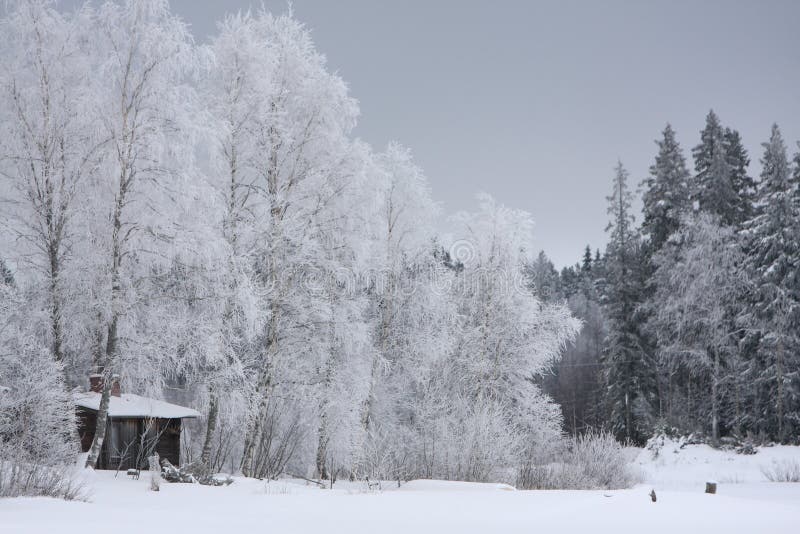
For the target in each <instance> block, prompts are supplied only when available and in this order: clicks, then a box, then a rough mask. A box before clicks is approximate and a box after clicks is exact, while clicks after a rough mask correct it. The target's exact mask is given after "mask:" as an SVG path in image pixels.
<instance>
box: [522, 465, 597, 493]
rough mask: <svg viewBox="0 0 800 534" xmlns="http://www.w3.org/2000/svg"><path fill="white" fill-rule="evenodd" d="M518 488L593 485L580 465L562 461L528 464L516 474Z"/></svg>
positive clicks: (573, 487) (575, 487)
mask: <svg viewBox="0 0 800 534" xmlns="http://www.w3.org/2000/svg"><path fill="white" fill-rule="evenodd" d="M517 487H518V488H520V489H541V490H555V489H590V488H593V487H595V486H594V481H592V480H591V479H589V478H588V477H587V476H586V474H585V473H584V472H583V471H582V470H581V468H580V466H577V465H573V464H564V463H552V464H545V465H533V464H528V465H526V466H524V467H523V468H522V469H520V471H519V474H518V476H517Z"/></svg>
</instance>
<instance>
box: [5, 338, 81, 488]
mask: <svg viewBox="0 0 800 534" xmlns="http://www.w3.org/2000/svg"><path fill="white" fill-rule="evenodd" d="M3 334H4V335H3V337H2V339H0V355H1V356H2V357H0V383H2V384H3V388H2V389H0V497H15V496H21V495H28V496H50V497H62V498H64V499H68V500H72V499H81V498H83V495H84V494H83V488H82V486H81V484H80V483H79V482H78V481H77V479H76V478H75V467H74V464H75V458H76V455H77V452H78V447H77V443H76V441H75V422H74V417H75V415H74V408H73V406H72V401H71V399H70V396H69V394H68V393H67V391H66V389H65V388H64V384H63V382H62V380H61V376H62V370H61V367H60V366H59V365H57V364H56V363H55V362H54V361H53V358H52V356H51V354H50V352H49V351H48V350H46V349H44V348H42V347H41V346H39V345H38V344H36V343H35V342H34V341H33V340H32V339H30V338H28V337H26V336H25V335H24V334H23V333H22V332H20V331H18V330H16V329H14V328H8V329H7V330H6V331H5V332H3Z"/></svg>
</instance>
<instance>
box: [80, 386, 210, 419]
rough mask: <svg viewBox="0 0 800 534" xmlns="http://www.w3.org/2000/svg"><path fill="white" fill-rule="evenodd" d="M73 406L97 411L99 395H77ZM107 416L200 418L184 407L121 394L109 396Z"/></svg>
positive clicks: (93, 393) (197, 414)
mask: <svg viewBox="0 0 800 534" xmlns="http://www.w3.org/2000/svg"><path fill="white" fill-rule="evenodd" d="M75 405H76V406H80V407H82V408H88V409H89V410H94V411H97V410H99V409H100V393H95V392H87V393H78V394H76V395H75ZM108 415H109V416H110V417H154V418H159V419H183V418H187V417H200V412H198V411H197V410H193V409H191V408H186V407H185V406H178V405H177V404H170V403H169V402H164V401H160V400H156V399H148V398H147V397H140V396H139V395H132V394H130V393H123V394H122V395H121V396H119V397H115V396H113V395H112V396H111V400H110V402H109V405H108Z"/></svg>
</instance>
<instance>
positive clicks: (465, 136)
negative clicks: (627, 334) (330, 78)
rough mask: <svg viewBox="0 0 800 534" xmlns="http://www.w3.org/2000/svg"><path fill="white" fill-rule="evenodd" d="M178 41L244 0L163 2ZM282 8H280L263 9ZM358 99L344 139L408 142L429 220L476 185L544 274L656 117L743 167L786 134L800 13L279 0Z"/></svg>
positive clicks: (643, 164)
mask: <svg viewBox="0 0 800 534" xmlns="http://www.w3.org/2000/svg"><path fill="white" fill-rule="evenodd" d="M172 4H173V7H174V9H175V10H176V11H177V12H178V13H179V14H181V16H183V17H184V18H185V20H187V21H188V22H189V23H190V24H191V25H192V28H193V31H194V33H195V36H196V38H197V39H198V40H199V41H203V40H205V39H206V38H207V36H208V35H209V34H211V33H213V32H214V30H215V21H216V20H217V19H219V18H221V16H222V15H223V13H224V12H225V11H232V10H238V9H240V8H244V9H246V8H247V7H248V6H250V5H251V4H252V5H256V6H259V5H261V4H260V2H251V1H249V0H227V1H225V2H222V1H217V2H211V1H207V2H203V1H195V0H173V2H172ZM265 5H266V6H267V8H269V9H271V10H273V11H282V10H284V9H285V7H286V2H284V1H275V0H270V1H266V2H265ZM293 6H294V11H295V14H296V16H297V17H298V18H299V19H300V20H302V21H303V22H305V23H306V24H307V25H308V26H309V27H310V28H311V29H312V30H313V35H314V38H315V41H316V43H317V46H318V48H319V49H320V50H321V51H322V52H323V53H325V54H326V55H327V57H328V61H329V64H330V66H331V68H332V69H333V70H335V71H338V72H339V74H340V75H341V76H342V77H343V78H344V79H345V80H346V81H347V82H348V83H349V85H350V88H351V91H352V94H353V95H354V96H355V97H356V98H357V99H358V100H359V101H360V103H361V112H362V117H361V119H360V123H359V126H358V128H357V130H356V133H357V135H358V136H359V137H361V138H363V139H365V140H367V141H369V142H370V143H371V144H372V145H373V146H375V147H376V149H381V148H383V146H385V144H386V143H387V142H388V141H390V140H398V141H400V142H402V143H403V144H405V145H407V146H409V147H410V148H411V149H412V150H413V152H414V154H415V157H416V160H417V162H418V163H419V165H420V166H422V168H423V169H424V170H425V172H426V174H427V176H428V178H429V180H430V182H431V186H432V188H433V193H434V196H435V197H436V199H437V200H439V201H441V202H442V203H443V205H444V209H445V210H446V211H447V212H454V211H457V210H460V209H473V208H474V207H475V202H474V194H475V192H476V191H479V190H484V191H487V192H489V193H491V194H493V195H494V196H495V197H496V198H498V199H499V200H500V201H501V202H503V203H506V204H509V205H511V206H513V207H517V208H522V209H526V210H528V211H530V212H531V213H532V214H533V216H534V218H535V220H536V223H537V227H536V244H537V246H538V247H540V248H543V249H545V251H546V252H547V253H548V255H549V256H550V257H551V258H553V260H554V261H555V263H556V264H557V265H559V266H563V265H565V264H568V263H572V262H574V261H577V259H578V258H579V255H580V254H581V252H582V249H583V247H584V245H586V244H587V243H590V244H591V245H592V247H593V248H594V247H597V246H602V245H603V244H604V243H605V233H604V228H605V224H606V220H607V218H606V211H605V210H606V204H605V196H606V195H607V194H608V192H609V190H610V187H611V177H612V168H613V166H614V164H615V163H616V160H617V158H620V159H621V160H622V161H623V163H624V164H625V165H626V166H627V167H628V170H629V171H630V173H631V181H632V183H633V184H638V183H639V182H640V181H641V180H642V178H644V177H645V176H646V174H647V170H648V167H649V165H650V164H651V162H652V159H653V157H654V155H655V150H656V147H655V144H654V142H653V141H654V139H656V137H658V136H659V134H660V131H661V130H662V128H663V126H664V124H665V123H666V122H667V121H670V122H671V123H672V125H673V126H674V127H675V129H676V130H677V132H678V137H679V140H680V142H681V144H682V145H683V147H684V150H685V151H686V155H687V156H689V155H690V148H691V147H692V146H693V145H695V144H696V143H697V142H698V139H699V130H700V129H701V128H702V126H703V122H704V118H705V115H706V113H707V112H708V110H709V108H711V107H713V108H714V109H715V110H716V111H717V113H718V114H719V115H720V117H721V119H722V121H723V123H724V124H725V125H728V126H731V127H734V128H736V129H738V130H739V131H740V132H741V133H742V136H743V138H744V141H745V143H746V146H747V148H748V150H749V152H750V157H751V160H752V164H751V173H753V174H757V173H758V171H759V168H760V165H759V164H758V159H759V158H760V156H761V147H760V143H761V142H762V141H764V140H766V138H767V136H768V135H769V128H770V126H771V124H772V122H775V121H777V122H778V123H779V124H780V126H781V127H782V129H783V133H784V136H785V138H786V139H787V143H788V144H789V147H790V151H791V152H792V153H793V152H794V151H795V150H796V144H795V141H796V140H798V139H800V2H799V1H792V0H786V1H759V2H756V1H751V2H743V1H737V0H728V1H723V0H718V1H710V0H704V1H702V2H697V1H684V0H669V1H662V2H645V1H635V0H630V1H614V2H612V1H602V2H601V1H588V0H587V1H583V2H575V1H559V2H534V1H504V2H503V1H489V0H484V1H458V0H448V1H445V0H435V1H434V0H429V1H424V0H403V1H400V0H395V1H392V2H389V1H381V0H338V1H329V0H328V1H326V0H295V1H294V3H293Z"/></svg>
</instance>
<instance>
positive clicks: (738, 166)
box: [723, 128, 756, 227]
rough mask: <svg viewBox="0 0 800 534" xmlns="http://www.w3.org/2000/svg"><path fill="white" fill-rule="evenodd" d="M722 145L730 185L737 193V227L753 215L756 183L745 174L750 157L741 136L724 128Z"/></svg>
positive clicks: (735, 210) (735, 204)
mask: <svg viewBox="0 0 800 534" xmlns="http://www.w3.org/2000/svg"><path fill="white" fill-rule="evenodd" d="M723 145H724V147H725V155H726V158H727V163H728V171H729V172H730V180H731V185H732V186H733V189H734V191H736V193H737V196H736V201H735V203H734V208H735V209H734V214H733V217H734V220H733V223H734V226H737V227H739V226H741V225H742V224H743V223H744V221H746V220H748V219H749V218H750V217H751V216H752V215H753V202H754V200H755V193H756V184H755V181H754V180H753V178H752V177H750V176H749V175H748V174H747V167H748V166H749V165H750V158H749V156H748V155H747V150H745V148H744V145H743V144H742V137H741V136H740V135H739V132H737V131H736V130H732V129H730V128H725V133H724V135H723Z"/></svg>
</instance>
